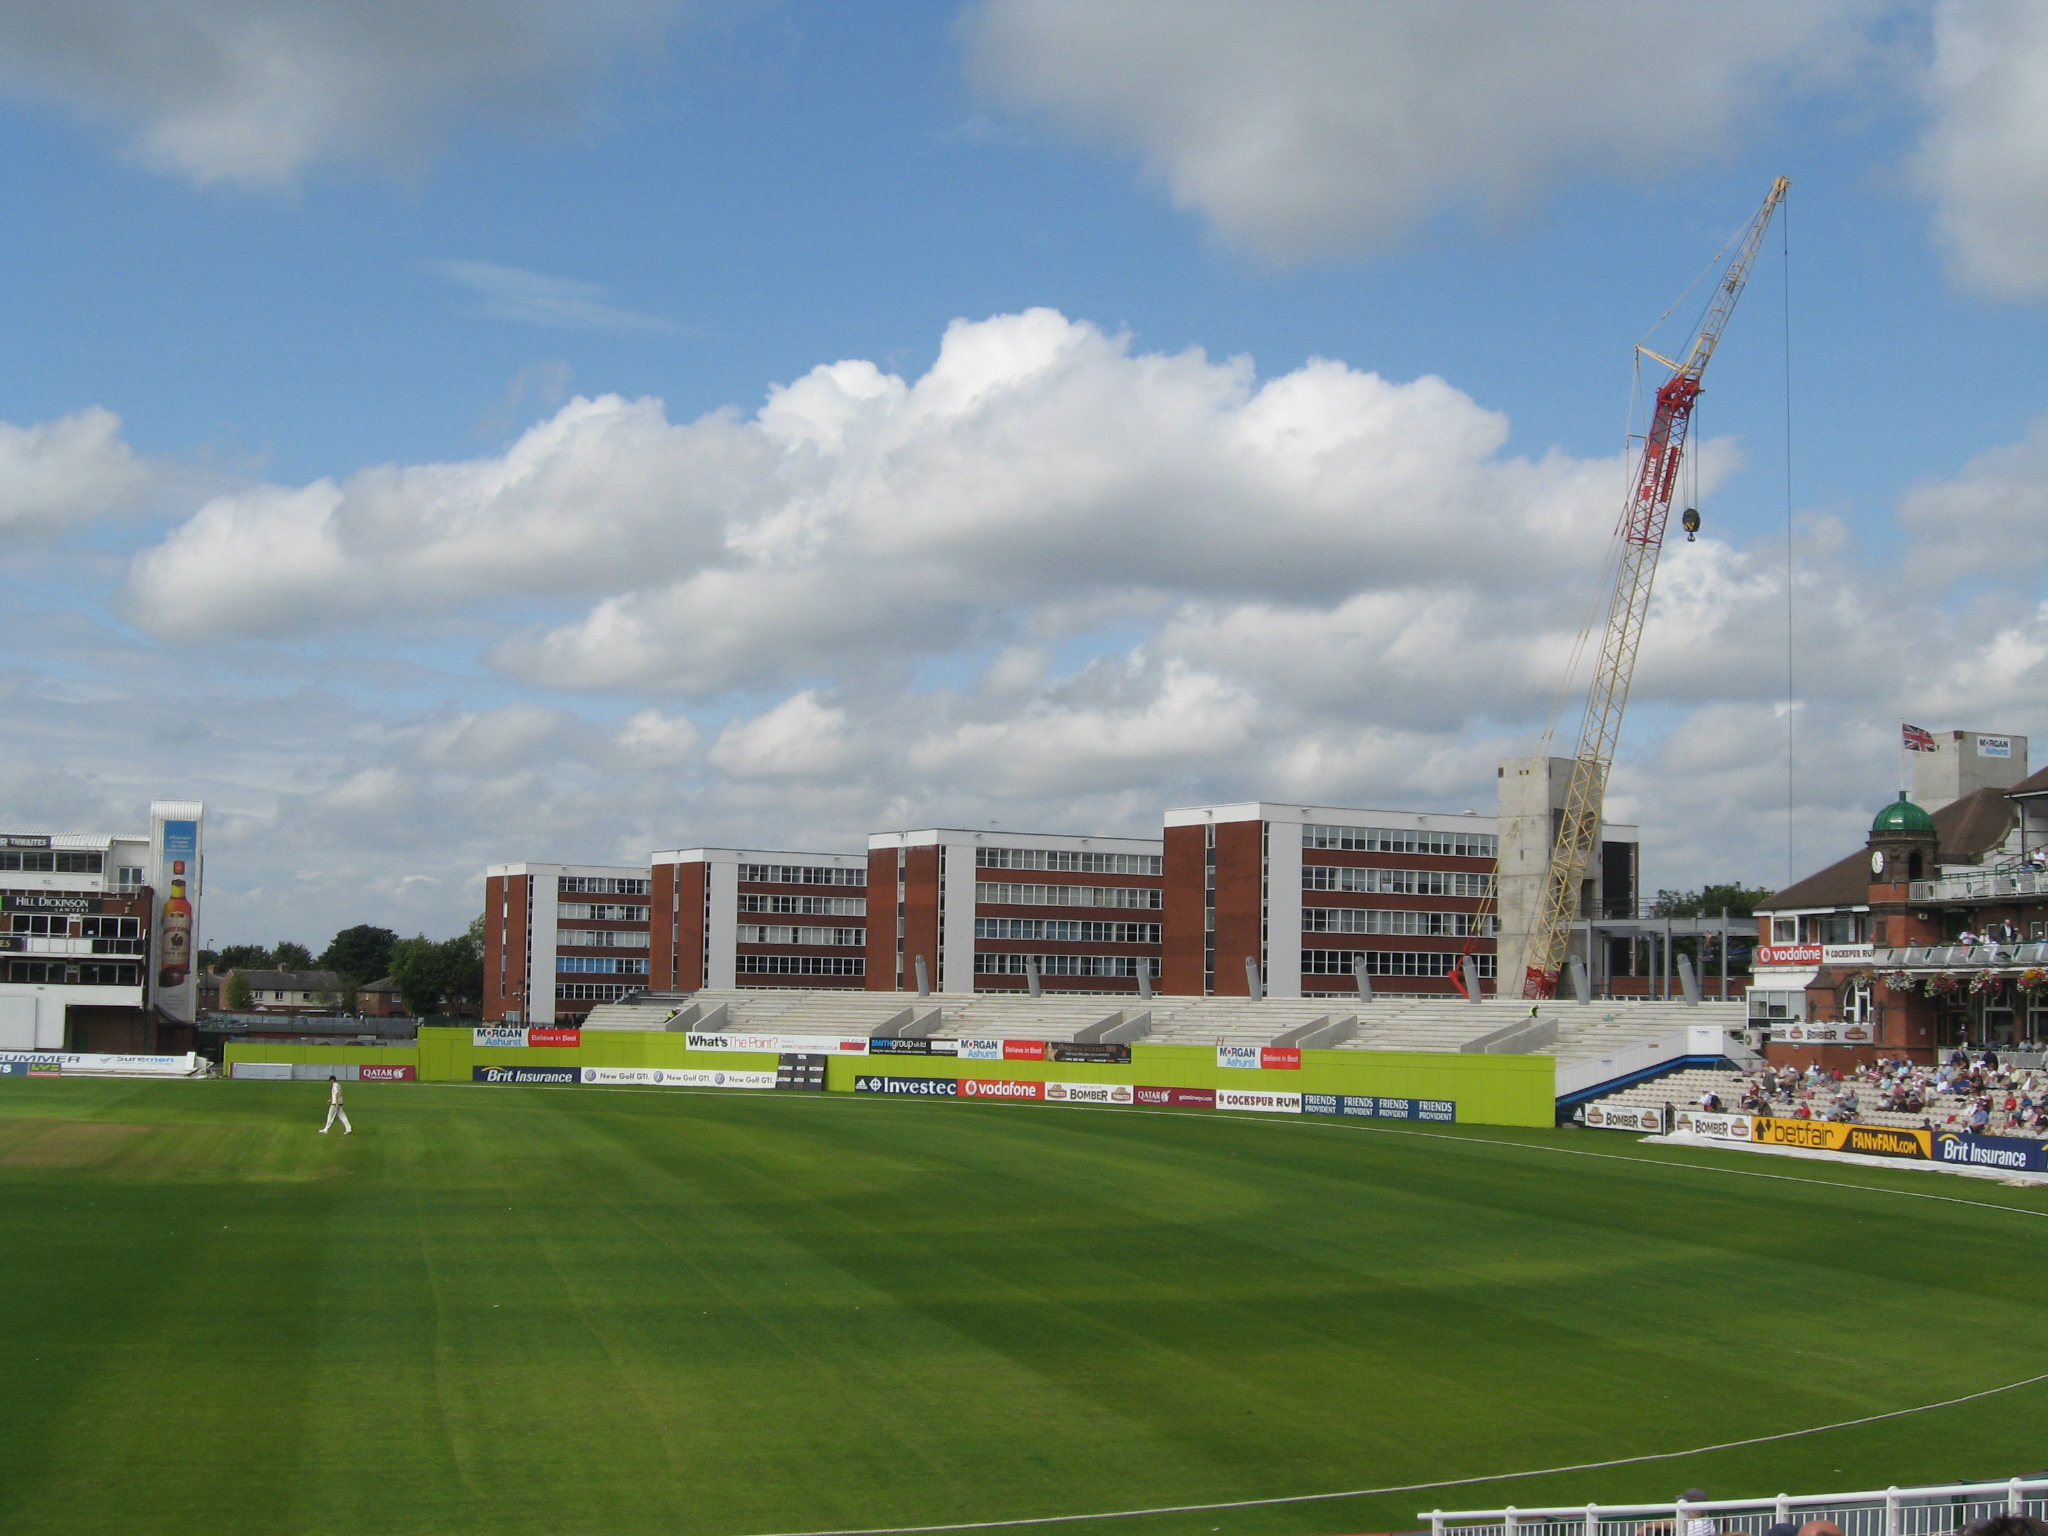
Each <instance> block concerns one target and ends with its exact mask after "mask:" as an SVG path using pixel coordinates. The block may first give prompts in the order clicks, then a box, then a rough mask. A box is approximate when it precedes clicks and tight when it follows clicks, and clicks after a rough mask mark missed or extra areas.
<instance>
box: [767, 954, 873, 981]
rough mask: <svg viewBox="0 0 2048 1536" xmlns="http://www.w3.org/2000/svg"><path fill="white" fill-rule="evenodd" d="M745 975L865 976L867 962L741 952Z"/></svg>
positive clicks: (824, 957)
mask: <svg viewBox="0 0 2048 1536" xmlns="http://www.w3.org/2000/svg"><path fill="white" fill-rule="evenodd" d="M737 969H738V971H739V974H740V975H742V976H865V975H867V973H868V963H867V961H865V960H863V959H861V958H859V957H858V956H841V955H741V956H740V957H739V962H738V967H737Z"/></svg>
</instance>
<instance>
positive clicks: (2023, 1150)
mask: <svg viewBox="0 0 2048 1536" xmlns="http://www.w3.org/2000/svg"><path fill="white" fill-rule="evenodd" d="M1934 1160H1935V1161H1936V1162H1937V1163H1959V1164H1961V1165H1963V1166H1965V1167H1970V1168H2005V1169H2010V1170H2011V1171H2012V1172H2014V1173H2048V1146H2043V1145H2042V1144H2041V1143H2040V1142H2038V1141H2028V1140H2026V1139H2024V1138H2022V1137H2018V1136H1973V1135H1970V1134H1969V1133H1967V1132H1963V1131H1937V1132H1936V1133H1935V1137H1934Z"/></svg>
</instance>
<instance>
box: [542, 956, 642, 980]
mask: <svg viewBox="0 0 2048 1536" xmlns="http://www.w3.org/2000/svg"><path fill="white" fill-rule="evenodd" d="M555 969H556V970H557V971H559V972H563V973H567V974H574V973H577V972H582V973H584V974H586V975H589V974H595V975H600V976H602V975H613V976H645V975H646V974H647V962H646V961H645V960H631V959H626V958H624V957H622V956H616V955H557V956H555Z"/></svg>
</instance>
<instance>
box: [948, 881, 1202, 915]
mask: <svg viewBox="0 0 2048 1536" xmlns="http://www.w3.org/2000/svg"><path fill="white" fill-rule="evenodd" d="M974 900H975V902H976V903H977V904H978V905H980V906H985V907H1131V908H1136V909H1137V910H1139V911H1144V912H1157V911H1158V910H1159V908H1160V907H1161V906H1162V905H1163V903H1164V898H1163V896H1162V894H1161V892H1160V890H1159V888H1158V887H1157V886H1153V885H996V884H992V883H989V882H986V881H984V882H983V883H981V884H979V885H977V886H975V888H974Z"/></svg>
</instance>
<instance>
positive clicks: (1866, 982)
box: [1842, 976, 1874, 1024]
mask: <svg viewBox="0 0 2048 1536" xmlns="http://www.w3.org/2000/svg"><path fill="white" fill-rule="evenodd" d="M1873 1016H1874V1015H1873V1013H1872V1011H1871V1006H1870V979H1869V978H1868V977H1865V976H1859V977H1857V978H1856V980H1854V981H1852V982H1850V983H1849V985H1848V986H1846V987H1844V988H1842V1021H1843V1022H1844V1023H1845V1024H1868V1023H1869V1022H1870V1021H1871V1019H1872V1017H1873Z"/></svg>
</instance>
